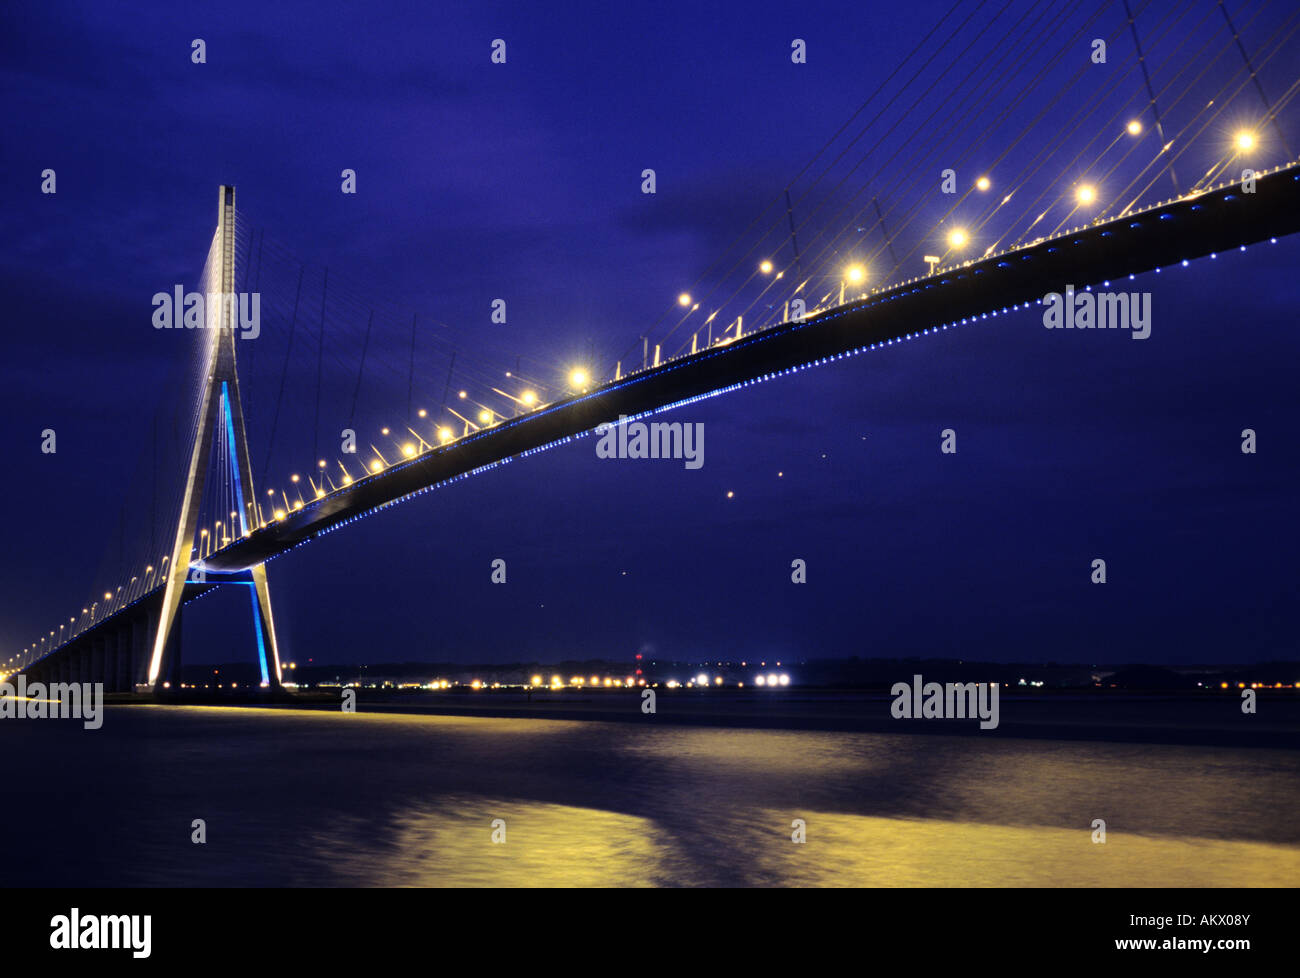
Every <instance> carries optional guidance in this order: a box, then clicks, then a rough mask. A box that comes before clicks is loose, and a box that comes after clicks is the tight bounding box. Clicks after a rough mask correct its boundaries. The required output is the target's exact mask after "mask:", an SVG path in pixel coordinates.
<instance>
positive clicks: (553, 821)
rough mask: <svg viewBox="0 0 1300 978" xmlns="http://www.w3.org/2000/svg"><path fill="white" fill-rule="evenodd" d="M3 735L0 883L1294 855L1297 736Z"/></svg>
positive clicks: (405, 878) (566, 881) (1149, 870)
mask: <svg viewBox="0 0 1300 978" xmlns="http://www.w3.org/2000/svg"><path fill="white" fill-rule="evenodd" d="M363 709H364V707H363ZM0 748H3V751H4V757H5V769H6V774H7V775H8V777H7V785H8V790H7V792H6V796H5V799H4V802H5V803H4V805H3V806H0V831H2V832H3V838H4V839H5V840H6V842H7V844H8V845H7V848H8V850H9V855H10V858H9V859H7V860H6V861H5V866H4V869H3V870H0V882H2V883H3V884H4V885H5V886H32V885H37V886H58V885H77V886H102V885H186V886H196V885H199V886H204V885H206V886H211V885H258V886H265V885H275V886H430V885H434V886H577V885H582V886H587V885H591V886H655V885H796V886H914V885H936V886H971V885H974V886H997V885H1031V886H1157V887H1165V886H1202V885H1204V886H1279V885H1281V886H1293V885H1295V884H1296V883H1297V881H1300V823H1298V822H1297V820H1296V819H1295V818H1294V812H1295V808H1296V802H1297V801H1298V800H1300V752H1297V751H1294V750H1269V749H1240V748H1224V747H1206V746H1186V745H1181V746H1180V745H1157V746H1151V745H1135V744H1125V743H1096V742H1088V743H1082V742H1071V741H1062V740H1044V739H1039V740H1034V739H1016V738H994V737H987V736H964V737H963V736H954V737H949V736H944V735H916V734H905V733H898V734H895V733H878V732H852V733H844V732H830V731H810V730H747V729H727V728H715V727H698V726H696V727H685V726H677V727H675V726H668V725H665V724H656V723H655V722H654V721H653V720H650V721H648V722H646V723H609V722H600V721H595V720H581V721H578V720H551V719H534V718H522V719H521V718H490V717H464V716H427V715H414V714H387V715H386V714H379V713H373V712H372V713H366V712H360V713H357V714H353V715H345V714H342V713H338V712H332V711H331V712H316V711H293V710H279V709H242V708H217V707H177V706H123V707H110V708H108V714H107V716H106V718H105V723H104V728H103V730H101V731H86V730H83V729H82V728H81V725H80V724H79V723H76V722H73V721H58V722H55V721H8V722H5V723H0ZM200 818H201V819H204V820H205V822H206V827H207V844H206V845H195V844H193V843H192V842H191V841H190V836H191V832H192V829H191V822H192V820H193V819H200ZM498 818H499V819H504V820H505V826H506V843H505V844H504V845H496V844H493V843H492V841H491V837H492V831H493V830H492V821H493V819H498ZM1095 818H1103V819H1105V821H1106V825H1107V841H1106V844H1105V845H1095V844H1093V842H1092V841H1091V838H1092V829H1091V823H1092V820H1093V819H1095ZM794 819H803V820H804V821H805V822H806V825H807V843H806V844H804V845H796V844H794V843H792V842H791V841H790V836H791V832H792V831H793V829H792V827H791V823H792V821H793V820H794Z"/></svg>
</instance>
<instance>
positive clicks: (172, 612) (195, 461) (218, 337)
mask: <svg viewBox="0 0 1300 978" xmlns="http://www.w3.org/2000/svg"><path fill="white" fill-rule="evenodd" d="M216 249H217V251H216V262H215V263H214V267H215V268H216V269H217V274H218V276H219V283H220V284H219V289H218V290H217V291H218V293H219V295H220V296H222V297H223V298H222V299H221V300H219V306H220V321H219V322H216V323H215V324H214V323H208V324H207V325H210V326H214V327H215V328H211V329H204V330H202V333H203V334H204V342H207V343H210V344H212V346H211V349H210V350H209V353H210V359H209V360H208V361H207V362H208V363H210V364H211V372H210V373H209V374H208V376H207V378H206V382H205V383H204V385H203V394H202V400H201V402H200V405H199V415H198V418H199V427H198V431H197V434H196V437H195V439H194V451H193V453H192V454H191V456H190V465H189V471H188V473H187V475H186V479H185V495H184V498H183V501H182V503H181V517H180V524H179V525H178V526H177V528H176V542H175V545H174V546H173V547H172V553H171V559H170V562H169V564H168V568H167V583H166V586H165V588H164V590H163V599H162V607H161V609H160V611H159V616H158V628H157V631H156V632H155V633H154V637H153V655H152V657H151V658H150V660H149V685H150V686H152V687H153V688H154V690H155V691H157V690H160V689H161V688H162V687H163V685H164V684H165V683H167V682H168V681H170V679H171V678H173V674H174V673H176V672H177V671H178V668H179V661H178V660H179V655H178V653H177V651H176V650H177V645H178V643H176V642H173V641H169V639H171V637H172V633H173V631H174V630H175V629H176V628H177V625H178V617H179V612H180V606H181V601H182V599H183V598H184V596H185V584H186V580H187V579H188V578H189V576H190V570H191V567H192V566H195V563H194V562H192V561H191V556H192V554H193V550H194V545H195V542H196V541H195V533H196V532H197V530H198V517H199V506H200V503H201V502H202V500H203V487H204V483H205V482H206V479H207V471H208V466H209V464H210V463H211V452H212V443H213V438H214V437H218V438H224V440H225V442H226V444H227V446H228V447H229V452H230V462H231V474H232V476H233V480H232V481H233V483H234V488H235V498H236V500H237V502H238V510H239V530H240V533H241V534H247V533H248V532H250V530H251V529H252V528H253V527H254V526H255V525H256V518H257V514H256V506H255V500H256V498H257V497H256V495H255V494H254V489H253V472H252V466H251V465H250V463H249V453H248V436H247V433H246V432H245V430H244V411H243V407H242V405H241V403H240V399H239V376H238V373H237V372H236V369H235V326H236V324H235V322H234V320H233V316H234V310H235V303H234V301H232V300H233V297H234V296H235V188H234V187H229V186H223V187H222V188H221V191H220V197H219V200H218V209H217V243H216ZM225 297H230V298H229V299H227V298H225ZM197 566H198V569H199V570H200V572H201V570H202V567H201V564H198V565H197ZM207 583H210V584H216V583H222V584H225V583H231V584H246V585H249V586H250V590H251V593H252V599H253V630H254V633H255V634H256V636H257V654H258V665H259V666H260V668H261V677H262V685H263V686H268V687H273V688H274V687H278V686H279V685H280V683H281V672H280V652H279V647H278V645H277V643H276V639H275V622H274V620H273V619H272V617H271V593H270V591H269V590H268V588H267V583H266V568H265V566H264V565H262V564H257V565H256V566H254V567H251V568H249V569H248V570H246V571H241V572H239V573H238V574H235V575H223V576H222V577H221V578H220V580H219V581H209V582H207ZM176 678H179V677H176Z"/></svg>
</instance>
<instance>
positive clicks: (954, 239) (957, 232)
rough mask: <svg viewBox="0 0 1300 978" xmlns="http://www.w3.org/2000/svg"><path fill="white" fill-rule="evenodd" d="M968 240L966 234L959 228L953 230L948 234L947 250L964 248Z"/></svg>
mask: <svg viewBox="0 0 1300 978" xmlns="http://www.w3.org/2000/svg"><path fill="white" fill-rule="evenodd" d="M969 240H970V238H969V237H968V236H967V234H966V232H965V231H964V230H963V229H961V228H953V229H952V230H951V231H949V232H948V247H949V248H965V247H966V242H967V241H969Z"/></svg>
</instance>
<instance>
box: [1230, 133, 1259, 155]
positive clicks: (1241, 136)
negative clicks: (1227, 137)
mask: <svg viewBox="0 0 1300 978" xmlns="http://www.w3.org/2000/svg"><path fill="white" fill-rule="evenodd" d="M1232 145H1233V146H1235V147H1236V148H1237V152H1238V153H1248V152H1250V151H1251V150H1252V149H1254V148H1255V134H1254V133H1253V132H1251V131H1250V130H1249V129H1242V130H1241V131H1240V132H1238V133H1237V135H1235V136H1233V137H1232Z"/></svg>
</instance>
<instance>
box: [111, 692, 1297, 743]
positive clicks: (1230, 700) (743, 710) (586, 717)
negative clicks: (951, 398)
mask: <svg viewBox="0 0 1300 978" xmlns="http://www.w3.org/2000/svg"><path fill="white" fill-rule="evenodd" d="M1260 693H1261V694H1262V695H1261V696H1260V698H1259V710H1258V712H1257V713H1256V714H1254V715H1245V714H1243V713H1242V712H1241V709H1240V705H1239V702H1240V701H1239V700H1238V699H1237V698H1236V697H1235V696H1233V695H1231V693H1218V692H1217V691H1216V692H1211V691H1202V692H1199V693H1195V694H1187V693H1170V692H1152V693H1136V692H1132V691H1110V690H1107V691H1105V692H1101V691H1097V692H1095V693H1089V692H1086V691H1084V692H1078V691H1076V692H1069V693H1067V692H1047V691H1041V690H1038V691H1034V692H1032V693H1027V694H1018V693H1007V694H1005V695H1004V697H1003V701H1002V719H1001V724H1000V726H999V728H998V729H996V730H980V729H979V725H978V723H977V722H975V721H972V720H902V719H895V718H893V717H892V716H891V715H890V710H889V707H890V702H891V697H890V696H889V695H888V694H887V693H883V692H876V691H863V690H833V689H828V690H806V689H799V690H795V689H791V690H782V691H780V692H773V693H761V692H758V691H753V692H750V691H744V692H741V691H712V690H710V691H707V692H705V691H695V690H680V691H668V690H660V691H658V698H657V703H656V712H655V713H654V714H653V715H647V714H643V713H642V712H641V699H640V696H639V695H635V694H633V692H632V691H631V690H623V691H605V690H590V691H564V692H553V691H549V690H539V691H535V692H534V693H533V696H532V699H531V700H530V699H529V697H528V695H527V694H526V693H524V692H521V691H515V690H480V691H477V692H473V693H469V692H429V691H423V690H403V691H390V690H376V689H361V690H358V696H357V701H356V711H357V712H358V713H383V714H392V715H412V716H420V715H428V716H458V717H482V718H500V719H533V720H564V721H588V722H593V721H594V722H604V723H643V724H655V725H669V726H677V725H684V726H708V727H731V728H751V729H764V730H792V731H794V730H808V731H827V732H857V733H877V734H923V735H924V734H937V735H942V736H981V737H1012V738H1031V739H1036V740H1069V741H1101V742H1107V743H1135V744H1171V745H1177V744H1181V745H1198V746H1220V747H1238V748H1257V747H1267V748H1273V749H1281V750H1300V697H1297V696H1296V694H1295V693H1294V691H1292V690H1281V691H1274V690H1261V691H1260ZM143 701H144V700H143V699H139V700H137V699H135V698H127V697H120V698H116V702H117V703H118V704H123V703H127V702H143ZM177 702H178V703H183V704H184V705H191V706H229V707H232V708H237V707H240V706H257V705H261V706H271V707H273V708H288V709H305V710H321V711H333V710H338V709H340V706H339V700H338V698H337V696H334V695H331V694H328V693H320V692H310V693H301V694H297V695H295V696H292V697H290V698H288V699H279V700H266V699H262V700H257V699H253V698H250V697H247V696H243V697H238V696H234V695H229V696H220V697H218V696H208V697H202V696H187V697H186V698H185V699H184V700H179V701H177Z"/></svg>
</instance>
